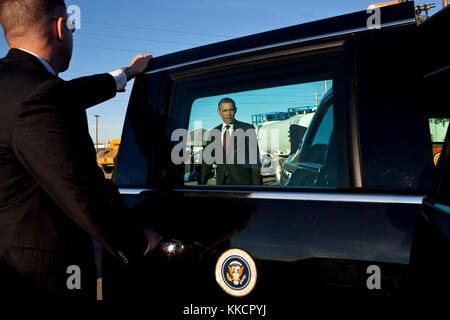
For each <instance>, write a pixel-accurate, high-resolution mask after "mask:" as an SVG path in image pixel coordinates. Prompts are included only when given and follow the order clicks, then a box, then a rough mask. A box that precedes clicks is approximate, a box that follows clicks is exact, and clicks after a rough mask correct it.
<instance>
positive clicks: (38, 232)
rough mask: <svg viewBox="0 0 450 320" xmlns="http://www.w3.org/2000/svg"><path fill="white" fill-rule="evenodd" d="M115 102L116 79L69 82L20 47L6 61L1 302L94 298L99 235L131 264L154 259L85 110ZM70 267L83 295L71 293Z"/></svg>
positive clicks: (1, 113) (1, 102) (0, 82)
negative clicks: (100, 154)
mask: <svg viewBox="0 0 450 320" xmlns="http://www.w3.org/2000/svg"><path fill="white" fill-rule="evenodd" d="M115 94H116V83H115V81H114V78H113V77H112V76H111V75H109V74H101V75H95V76H91V77H84V78H79V79H75V80H72V81H63V80H62V79H60V78H58V77H56V76H53V75H51V74H50V73H49V72H48V71H47V70H46V69H45V68H44V66H43V65H42V64H41V63H40V61H39V60H38V59H36V58H35V57H34V56H32V55H30V54H28V53H25V52H23V51H21V50H17V49H11V50H10V51H9V53H8V55H7V56H6V57H5V58H3V59H1V60H0V292H1V293H2V294H5V293H6V294H8V295H10V296H13V295H14V294H18V295H19V296H20V297H21V298H23V297H24V296H25V297H26V296H27V294H28V297H31V296H32V297H33V298H42V297H71V296H83V297H85V296H90V297H95V282H96V281H95V264H94V256H93V249H92V237H94V238H95V239H97V240H98V241H99V242H100V243H101V244H102V245H103V247H104V248H106V249H107V250H108V251H109V252H111V254H112V255H114V256H116V257H117V258H119V259H120V260H121V261H122V262H124V263H128V262H131V261H133V260H138V259H140V258H139V257H142V255H143V253H144V252H145V250H146V248H147V240H146V238H145V236H144V234H143V233H142V231H141V230H139V229H138V228H137V226H134V225H132V223H131V222H130V219H131V217H130V216H127V214H128V213H129V210H130V209H129V208H128V207H127V205H126V204H125V203H124V202H123V200H122V199H121V197H120V194H119V193H118V190H117V188H116V187H115V186H114V185H113V184H112V183H111V182H110V181H109V180H106V179H105V178H104V176H103V173H102V171H101V169H100V168H99V167H98V166H97V162H96V153H95V149H94V144H93V142H92V139H91V138H90V135H89V132H88V124H87V118H86V112H85V109H86V108H88V107H91V106H93V105H95V104H98V103H100V102H103V101H105V100H107V99H110V98H112V97H114V96H115ZM70 265H77V266H79V267H80V269H81V282H82V285H81V290H69V289H68V288H67V286H66V281H67V279H68V278H69V277H70V276H71V274H67V268H68V267H69V266H70ZM72 283H73V282H72ZM34 295H36V296H34Z"/></svg>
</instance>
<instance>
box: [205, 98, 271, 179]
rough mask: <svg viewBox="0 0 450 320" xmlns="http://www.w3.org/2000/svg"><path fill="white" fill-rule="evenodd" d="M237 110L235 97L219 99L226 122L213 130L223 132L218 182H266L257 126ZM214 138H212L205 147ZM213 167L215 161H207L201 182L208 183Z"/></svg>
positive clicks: (217, 168) (219, 111)
mask: <svg viewBox="0 0 450 320" xmlns="http://www.w3.org/2000/svg"><path fill="white" fill-rule="evenodd" d="M236 112H237V108H236V103H235V102H234V100H233V99H230V98H223V99H222V100H220V101H219V106H218V109H217V113H218V114H219V116H220V117H221V118H222V124H220V125H218V126H217V127H215V128H214V129H213V131H215V132H216V133H218V134H220V138H221V148H223V157H220V156H219V157H218V160H219V161H216V166H217V167H216V184H217V185H254V186H259V185H262V177H261V174H260V170H261V164H260V161H259V150H258V145H257V140H256V133H255V128H254V127H253V126H252V125H251V124H248V123H245V122H241V121H238V120H236V119H235V115H236ZM216 136H218V135H216ZM213 140H214V139H211V141H209V142H208V144H207V145H206V147H205V150H207V149H208V146H210V144H211V143H213V142H214V141H213ZM211 170H212V164H208V163H205V161H203V163H202V167H201V176H200V184H203V185H205V184H207V182H208V178H209V176H210V174H211Z"/></svg>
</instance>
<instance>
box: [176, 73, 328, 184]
mask: <svg viewBox="0 0 450 320" xmlns="http://www.w3.org/2000/svg"><path fill="white" fill-rule="evenodd" d="M332 87H333V81H332V80H330V79H324V80H322V81H314V82H307V83H299V84H293V85H286V86H277V87H271V88H263V89H258V90H249V91H242V92H230V93H225V94H221V95H216V96H209V97H201V98H197V99H195V100H194V102H193V103H192V107H191V114H190V118H189V127H188V138H187V146H186V148H187V153H188V157H189V159H190V161H189V162H188V163H185V170H184V172H185V175H184V182H185V185H206V186H215V185H228V186H238V185H247V186H285V187H288V186H306V187H311V186H315V184H316V186H319V185H318V184H317V181H318V179H319V177H320V175H321V173H320V170H319V169H318V170H316V171H315V172H311V171H308V170H306V171H305V169H304V168H301V167H299V166H292V164H293V163H296V162H297V161H298V160H299V159H300V161H302V162H303V161H304V162H310V163H317V164H320V166H322V167H324V170H325V168H329V167H330V166H332V167H333V170H334V171H333V172H336V168H335V166H336V161H335V159H332V161H328V160H327V154H328V153H329V151H328V149H329V145H330V140H332V134H333V131H334V125H333V124H334V114H333V105H332ZM322 100H324V101H322ZM325 100H326V103H325ZM319 109H320V112H319V111H318V110H319ZM316 113H318V114H317V115H316ZM319 113H320V114H319ZM316 116H320V117H319V119H317V120H313V119H315V117H316ZM314 121H320V123H316V124H315V125H314V127H315V128H312V129H313V131H314V132H311V133H308V130H309V129H308V128H309V127H310V125H311V124H312V123H313V122H314ZM307 134H309V136H310V137H308V138H307V137H306V136H307ZM306 139H308V140H309V142H308V143H306V144H307V145H305V146H303V147H302V143H303V141H307V140H306ZM230 145H231V148H232V150H231V154H232V155H231V157H230V150H229V149H228V148H230ZM225 148H227V150H225ZM255 156H256V157H255ZM227 159H228V160H230V161H231V162H227ZM327 162H330V163H329V164H328V166H327ZM293 174H295V176H296V177H297V178H296V179H291V176H292V175H293ZM302 175H305V176H308V179H298V177H299V176H302ZM311 176H314V177H313V178H311ZM310 178H311V179H310ZM333 179H334V178H333ZM335 180H336V179H334V180H333V183H331V184H330V183H326V186H328V187H337V185H335V184H336V183H337V182H336V181H335ZM295 181H297V182H295ZM322 187H323V185H322Z"/></svg>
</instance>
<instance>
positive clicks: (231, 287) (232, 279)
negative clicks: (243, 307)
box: [216, 249, 257, 297]
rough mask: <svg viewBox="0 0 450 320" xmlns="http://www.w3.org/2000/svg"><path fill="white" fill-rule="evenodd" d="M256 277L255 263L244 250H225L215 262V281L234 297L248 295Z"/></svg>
mask: <svg viewBox="0 0 450 320" xmlns="http://www.w3.org/2000/svg"><path fill="white" fill-rule="evenodd" d="M256 277H257V272H256V265H255V262H254V261H253V259H252V257H251V256H250V255H249V254H248V253H247V252H245V251H244V250H241V249H230V250H227V251H225V252H224V253H223V254H222V255H221V256H220V258H219V260H217V264H216V281H217V283H218V284H219V286H220V287H221V288H222V289H223V290H224V291H225V292H226V293H228V294H230V295H232V296H234V297H243V296H246V295H248V294H249V293H250V292H251V291H252V290H253V288H254V287H255V284H256Z"/></svg>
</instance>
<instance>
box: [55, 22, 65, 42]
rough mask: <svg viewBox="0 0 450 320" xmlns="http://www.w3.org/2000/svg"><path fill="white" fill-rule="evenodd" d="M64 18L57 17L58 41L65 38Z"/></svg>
mask: <svg viewBox="0 0 450 320" xmlns="http://www.w3.org/2000/svg"><path fill="white" fill-rule="evenodd" d="M64 20H65V19H64V18H63V17H59V18H58V21H57V22H56V37H57V39H58V40H59V41H62V40H63V37H64V36H65V34H64V30H65V29H64V28H65V27H66V26H65V25H64V24H65V22H64Z"/></svg>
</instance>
